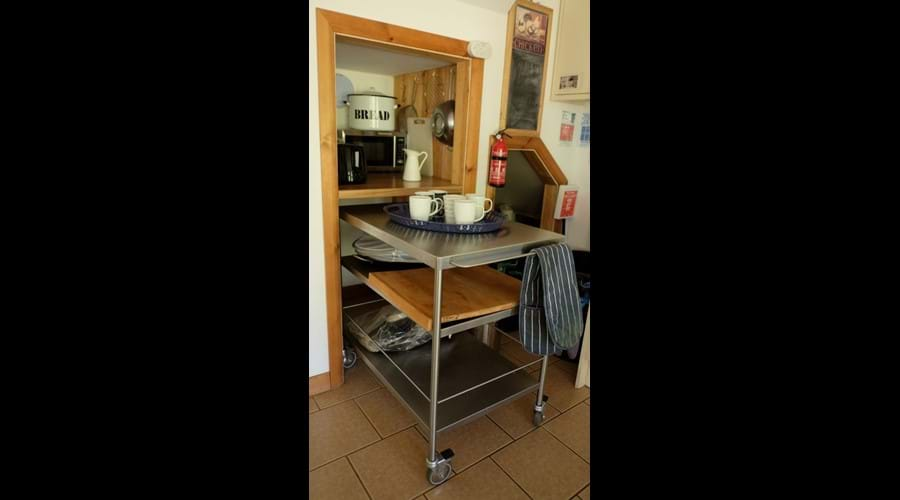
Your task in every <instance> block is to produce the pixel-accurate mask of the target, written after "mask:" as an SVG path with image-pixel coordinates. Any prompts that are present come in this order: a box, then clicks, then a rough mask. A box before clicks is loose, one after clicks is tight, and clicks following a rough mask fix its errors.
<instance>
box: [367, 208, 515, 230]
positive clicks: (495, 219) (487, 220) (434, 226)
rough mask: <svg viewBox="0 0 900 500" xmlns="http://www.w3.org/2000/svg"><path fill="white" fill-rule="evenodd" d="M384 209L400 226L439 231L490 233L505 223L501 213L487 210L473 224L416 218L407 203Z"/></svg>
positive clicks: (441, 218)
mask: <svg viewBox="0 0 900 500" xmlns="http://www.w3.org/2000/svg"><path fill="white" fill-rule="evenodd" d="M384 211H385V213H387V214H388V215H389V216H390V218H391V220H392V221H394V222H396V223H397V224H400V225H402V226H407V227H412V228H415V229H424V230H426V231H437V232H441V233H463V234H475V233H492V232H494V231H499V230H500V228H502V227H503V224H505V223H506V219H505V218H504V217H503V216H502V215H497V214H495V213H494V212H488V213H487V215H485V216H484V219H481V220H480V221H478V222H476V223H474V224H447V223H445V222H444V221H443V219H444V218H443V217H437V218H436V220H433V221H424V220H416V219H412V218H410V216H409V203H394V204H391V205H387V206H386V207H384Z"/></svg>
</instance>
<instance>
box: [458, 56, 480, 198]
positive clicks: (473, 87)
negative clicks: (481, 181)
mask: <svg viewBox="0 0 900 500" xmlns="http://www.w3.org/2000/svg"><path fill="white" fill-rule="evenodd" d="M483 79H484V60H483V59H472V63H471V69H470V77H469V82H470V84H469V116H472V117H475V119H473V120H469V129H468V130H467V131H466V158H465V160H466V161H465V165H464V167H465V172H464V177H463V193H474V192H476V191H475V179H476V176H477V173H478V144H479V141H478V137H479V136H480V133H481V91H482V87H483V84H482V82H483Z"/></svg>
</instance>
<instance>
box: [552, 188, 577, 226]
mask: <svg viewBox="0 0 900 500" xmlns="http://www.w3.org/2000/svg"><path fill="white" fill-rule="evenodd" d="M576 198H578V186H572V185H565V186H560V187H559V194H558V195H557V196H556V211H555V212H554V214H553V217H554V218H556V219H568V218H570V217H572V216H574V215H575V199H576Z"/></svg>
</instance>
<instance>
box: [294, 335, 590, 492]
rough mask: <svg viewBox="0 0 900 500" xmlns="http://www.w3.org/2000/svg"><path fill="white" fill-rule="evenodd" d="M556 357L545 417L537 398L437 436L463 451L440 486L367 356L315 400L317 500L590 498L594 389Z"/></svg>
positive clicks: (517, 355) (421, 444)
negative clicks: (535, 413) (537, 414)
mask: <svg viewBox="0 0 900 500" xmlns="http://www.w3.org/2000/svg"><path fill="white" fill-rule="evenodd" d="M507 344H508V343H507V342H503V345H502V346H501V350H502V352H503V354H504V355H505V356H506V357H508V358H509V359H510V360H512V361H513V362H514V363H516V364H517V365H521V364H524V362H527V361H528V360H529V359H535V358H530V355H529V354H527V353H525V352H524V351H522V350H521V347H520V346H518V345H517V344H515V343H512V344H510V345H507ZM512 347H515V349H512ZM516 349H518V351H519V352H517V351H516ZM551 360H552V363H550V366H549V367H548V371H547V379H546V389H545V391H546V393H547V395H548V396H549V397H550V399H549V401H548V403H549V405H548V406H547V407H546V410H545V420H544V423H543V424H542V425H541V426H540V427H537V428H536V427H534V425H533V424H532V421H531V420H532V410H533V405H534V399H535V397H536V394H531V395H529V396H524V397H522V398H520V399H518V400H516V401H514V402H512V403H509V404H507V405H504V406H502V407H500V408H497V409H495V410H493V411H491V412H490V413H488V414H487V415H486V416H482V417H480V418H478V419H475V420H473V421H471V422H468V423H466V424H464V425H461V426H458V427H455V428H452V429H450V430H448V431H446V432H442V433H440V434H438V449H439V450H443V449H445V448H452V449H453V451H454V453H455V454H456V456H455V457H454V458H453V461H452V464H453V475H452V476H451V477H450V479H448V480H447V481H446V482H444V483H443V484H441V485H440V486H434V485H432V484H431V483H429V482H428V480H427V479H426V467H425V458H426V456H427V454H428V448H429V447H428V440H427V438H426V436H425V435H424V430H423V429H420V428H419V426H418V425H416V420H415V418H414V417H413V416H412V414H410V413H409V411H408V410H406V408H404V407H403V406H402V405H401V404H400V403H399V402H398V401H397V400H396V399H395V398H394V396H393V395H392V394H391V393H390V392H389V391H388V390H387V389H385V388H384V387H382V386H381V384H380V383H379V382H378V381H377V379H376V378H375V376H374V375H372V373H371V372H370V371H369V369H368V368H367V367H366V366H365V364H363V363H362V362H359V363H358V364H357V366H355V367H353V368H351V369H349V370H346V371H345V374H344V377H345V382H344V385H343V386H341V387H339V388H338V389H336V390H333V391H328V392H325V393H322V394H318V395H316V396H313V397H311V398H309V412H310V415H309V418H310V422H309V438H310V449H309V462H310V463H309V467H310V471H309V484H310V486H309V497H310V498H311V499H314V500H329V499H357V498H358V499H362V500H364V499H367V498H370V499H372V500H413V499H415V500H420V499H421V500H450V499H474V500H477V499H523V500H527V499H529V498H531V499H535V500H543V499H560V500H570V499H581V500H589V499H590V484H589V482H590V460H591V453H590V425H589V417H590V408H591V407H590V406H589V398H590V395H591V393H590V389H588V388H587V387H584V388H581V389H575V384H574V382H575V370H574V364H570V363H567V362H566V361H561V360H559V359H558V358H551ZM567 365H571V366H567ZM537 367H538V368H537V370H535V371H532V376H533V377H535V378H538V377H539V375H540V364H538V365H537ZM570 368H572V369H570Z"/></svg>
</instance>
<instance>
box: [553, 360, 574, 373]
mask: <svg viewBox="0 0 900 500" xmlns="http://www.w3.org/2000/svg"><path fill="white" fill-rule="evenodd" d="M556 359H558V360H559V363H557V364H556V366H558V367H559V368H561V369H562V370H563V371H566V372H569V373H571V374H572V375H575V374H576V373H578V364H577V363H571V362H569V361H564V360H562V359H559V358H556Z"/></svg>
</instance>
